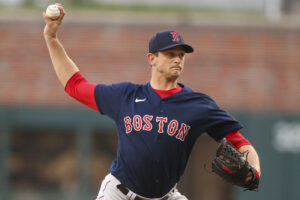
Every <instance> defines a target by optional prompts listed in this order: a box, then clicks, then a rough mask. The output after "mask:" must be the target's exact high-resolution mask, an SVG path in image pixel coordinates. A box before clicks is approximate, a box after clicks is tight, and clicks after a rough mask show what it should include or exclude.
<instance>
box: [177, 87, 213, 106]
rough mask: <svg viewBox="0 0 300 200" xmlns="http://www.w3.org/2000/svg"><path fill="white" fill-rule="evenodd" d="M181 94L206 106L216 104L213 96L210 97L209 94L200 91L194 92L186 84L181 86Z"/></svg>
mask: <svg viewBox="0 0 300 200" xmlns="http://www.w3.org/2000/svg"><path fill="white" fill-rule="evenodd" d="M182 86H184V85H182ZM183 95H184V96H186V97H188V98H191V99H195V100H197V101H198V102H199V103H202V104H205V105H207V106H213V107H215V106H217V103H216V102H215V100H213V98H211V97H210V96H209V95H207V94H205V93H201V92H196V91H194V90H193V89H191V88H189V87H187V86H184V87H183Z"/></svg>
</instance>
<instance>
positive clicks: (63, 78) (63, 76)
mask: <svg viewBox="0 0 300 200" xmlns="http://www.w3.org/2000/svg"><path fill="white" fill-rule="evenodd" d="M56 6H57V8H58V9H59V10H60V16H59V17H58V18H57V19H51V18H49V17H48V16H47V15H46V13H45V12H44V13H43V16H44V20H45V22H46V26H45V28H44V38H45V41H46V44H47V47H48V50H49V54H50V58H51V60H52V64H53V67H54V69H55V72H56V75H57V76H58V79H59V80H60V82H61V84H62V85H63V86H64V87H65V86H66V84H67V82H68V80H69V79H70V78H71V76H72V75H73V74H74V73H76V72H77V71H79V69H78V68H77V67H76V65H75V63H74V62H73V61H72V60H71V59H70V57H69V56H68V55H67V53H66V51H65V49H64V47H63V46H62V44H61V43H60V42H59V40H58V38H57V33H58V29H59V27H60V25H61V23H62V20H63V18H64V16H65V10H64V9H63V7H62V5H61V4H59V3H56Z"/></svg>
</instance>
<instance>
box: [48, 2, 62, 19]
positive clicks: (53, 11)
mask: <svg viewBox="0 0 300 200" xmlns="http://www.w3.org/2000/svg"><path fill="white" fill-rule="evenodd" d="M46 15H47V16H48V17H49V18H51V19H57V18H58V17H59V15H60V10H59V9H58V7H57V6H56V5H55V4H52V5H49V6H48V8H47V10H46Z"/></svg>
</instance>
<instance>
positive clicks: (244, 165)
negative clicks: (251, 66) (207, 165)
mask: <svg viewBox="0 0 300 200" xmlns="http://www.w3.org/2000/svg"><path fill="white" fill-rule="evenodd" d="M245 153H247V152H243V153H241V152H240V151H239V150H237V149H236V148H235V147H234V146H233V145H232V144H231V143H230V142H229V141H228V140H227V139H225V138H224V139H222V140H221V143H220V144H219V146H218V148H217V152H216V157H215V158H214V160H213V162H212V171H213V172H215V173H216V174H218V175H219V176H220V177H221V178H223V179H224V180H225V181H227V182H229V183H231V184H233V185H237V186H240V187H243V188H246V190H255V189H257V188H258V184H259V176H258V174H257V172H256V170H255V169H254V168H253V167H252V166H251V165H250V164H249V163H248V161H247V155H246V159H245V158H244V155H245ZM249 172H250V173H252V179H251V180H247V177H248V176H249Z"/></svg>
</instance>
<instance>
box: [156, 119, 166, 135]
mask: <svg viewBox="0 0 300 200" xmlns="http://www.w3.org/2000/svg"><path fill="white" fill-rule="evenodd" d="M167 121H168V118H166V117H156V122H158V123H159V124H158V126H159V129H158V132H159V133H163V132H164V123H166V122H167Z"/></svg>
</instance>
